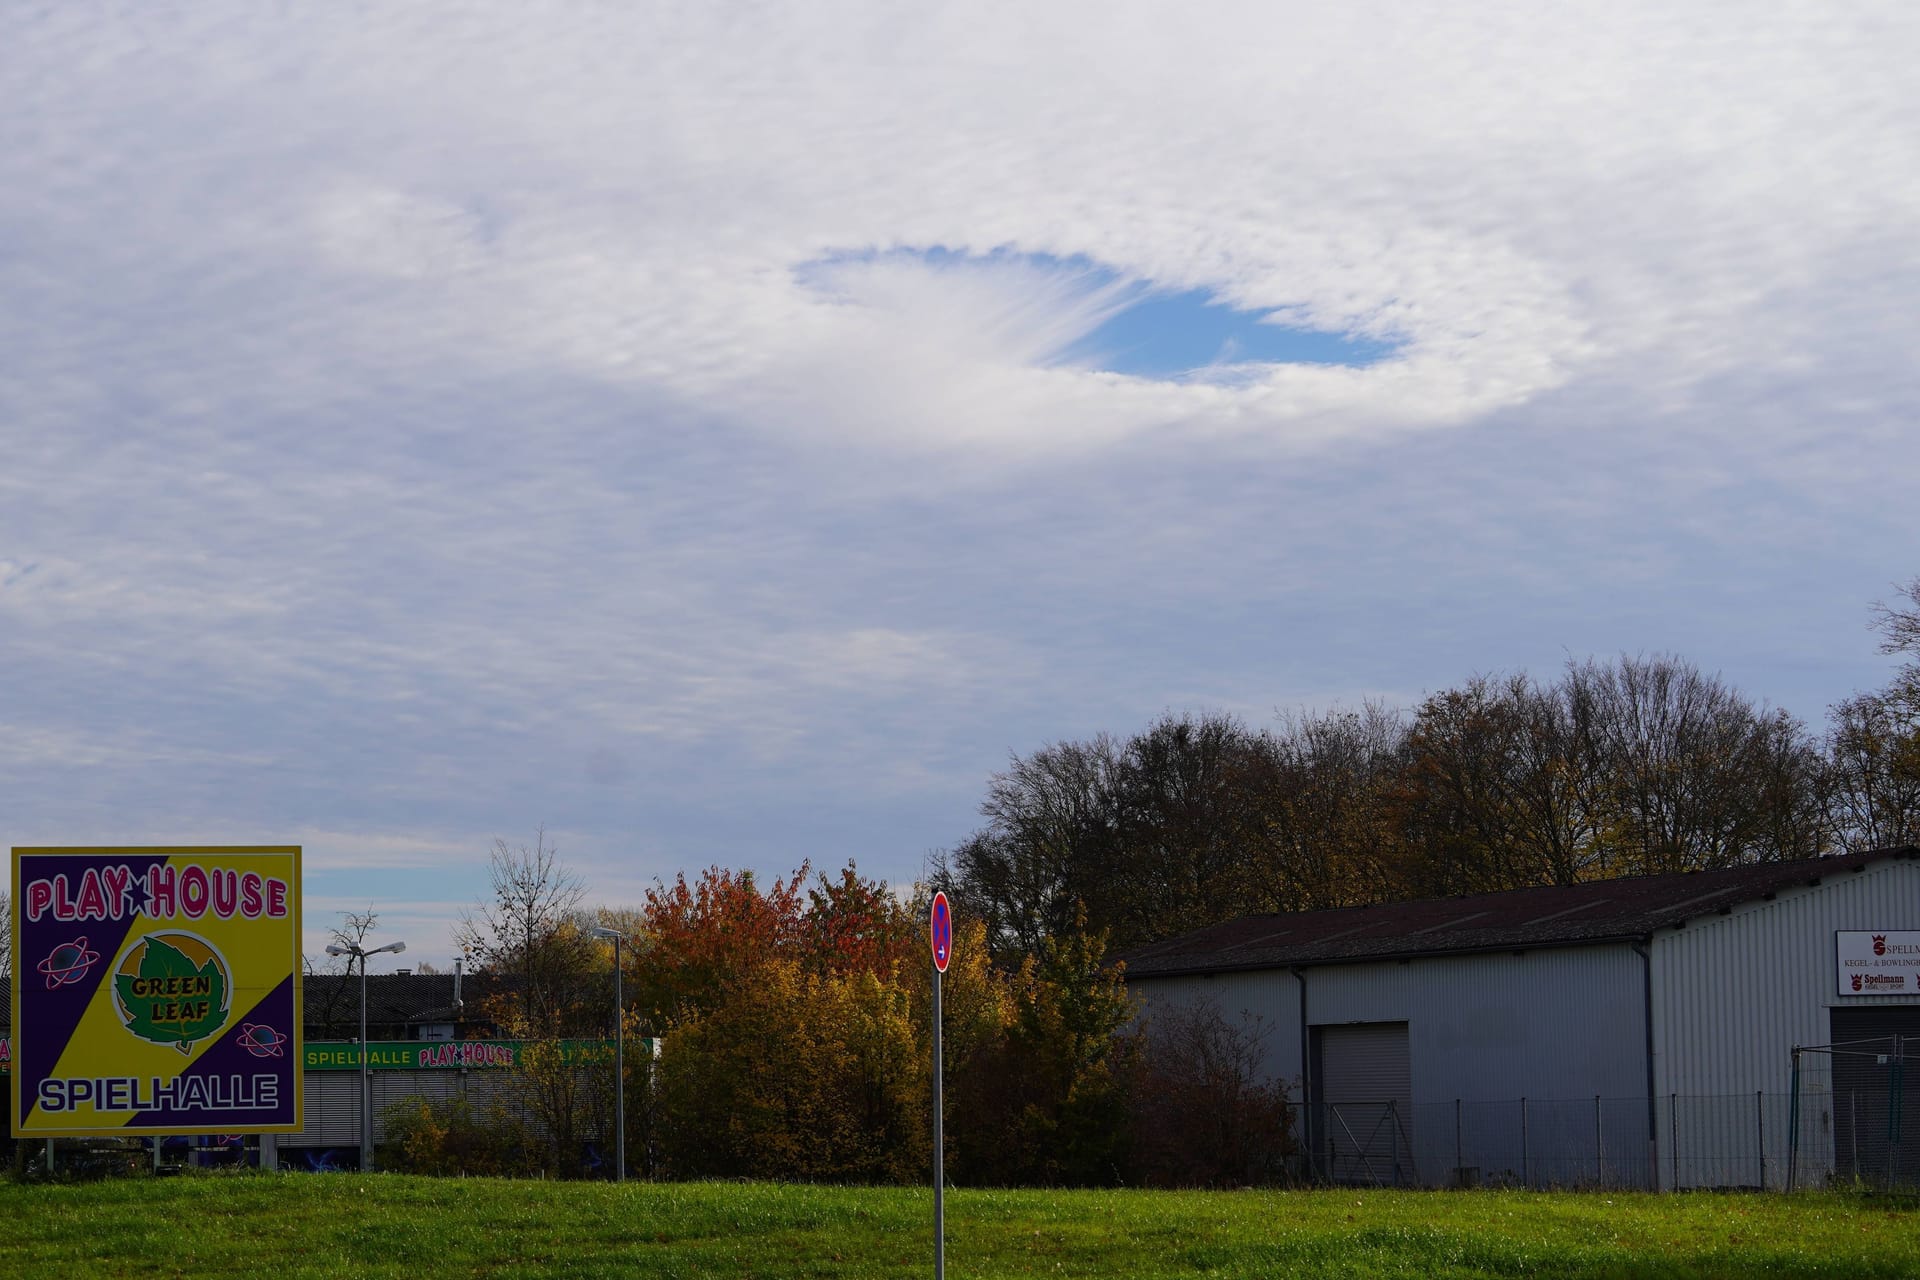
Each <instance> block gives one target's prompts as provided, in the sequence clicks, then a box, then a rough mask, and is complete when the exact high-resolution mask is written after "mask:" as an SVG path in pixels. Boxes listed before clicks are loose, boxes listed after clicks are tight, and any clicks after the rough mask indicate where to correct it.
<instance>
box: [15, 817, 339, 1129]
mask: <svg viewBox="0 0 1920 1280" xmlns="http://www.w3.org/2000/svg"><path fill="white" fill-rule="evenodd" d="M12 929H13V955H14V966H13V1046H12V1047H13V1073H12V1076H13V1079H12V1092H13V1113H12V1114H13V1131H14V1133H15V1134H16V1135H19V1136H22V1137H26V1136H39V1137H54V1136H66V1135H96V1136H112V1135H115V1134H127V1133H292V1132H297V1131H298V1130H299V1128H300V1124H301V1113H300V850H299V848H298V847H272V848H253V847H245V848H205V849H173V848H163V849H15V850H14V851H13V920H12Z"/></svg>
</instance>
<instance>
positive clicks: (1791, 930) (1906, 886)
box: [1653, 861, 1920, 1187]
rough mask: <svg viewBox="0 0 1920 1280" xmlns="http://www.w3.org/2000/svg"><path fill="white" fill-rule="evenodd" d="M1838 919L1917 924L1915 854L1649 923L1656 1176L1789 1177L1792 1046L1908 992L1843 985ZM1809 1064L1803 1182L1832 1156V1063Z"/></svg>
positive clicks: (1704, 1180)
mask: <svg viewBox="0 0 1920 1280" xmlns="http://www.w3.org/2000/svg"><path fill="white" fill-rule="evenodd" d="M1842 929H1920V863H1914V862H1904V861H1903V862H1885V863H1881V864H1879V865H1877V866H1872V867H1868V868H1867V869H1865V870H1862V871H1858V872H1852V871H1840V872H1838V873H1837V874H1833V875H1828V876H1825V877H1823V878H1822V880H1821V883H1820V884H1819V885H1817V886H1802V887H1799V888H1796V889H1793V890H1790V891H1788V892H1785V893H1782V894H1781V895H1780V896H1779V897H1778V898H1776V899H1775V900H1774V901H1772V902H1758V903H1750V904H1747V905H1745V906H1742V907H1737V908H1735V909H1734V910H1733V912H1732V913H1731V914H1729V915H1726V916H1710V917H1707V918H1705V919H1702V920H1697V921H1694V922H1692V923H1690V924H1688V925H1687V927H1685V928H1683V929H1670V930H1665V931H1663V932H1662V933H1660V934H1658V935H1656V936H1655V938H1654V942H1653V958H1654V966H1653V981H1654V993H1653V998H1654V1027H1655V1032H1656V1036H1655V1054H1654V1067H1655V1091H1656V1093H1657V1094H1658V1095H1659V1099H1660V1108H1661V1116H1660V1127H1661V1136H1662V1139H1663V1140H1664V1141H1665V1142H1666V1143H1667V1145H1668V1147H1669V1152H1668V1156H1669V1157H1671V1158H1663V1161H1662V1163H1663V1171H1662V1172H1663V1179H1662V1185H1678V1186H1683V1187H1684V1186H1753V1185H1756V1184H1757V1183H1758V1182H1760V1181H1761V1180H1762V1179H1763V1178H1764V1181H1765V1183H1766V1185H1768V1186H1774V1187H1779V1186H1784V1185H1785V1181H1786V1162H1787V1130H1788V1121H1789V1115H1790V1114H1791V1106H1792V1104H1791V1095H1790V1089H1791V1087H1792V1058H1791V1054H1792V1049H1793V1047H1794V1046H1795V1045H1819V1044H1825V1043H1826V1042H1827V1040H1828V1038H1829V1035H1830V1025H1829V1017H1828V1013H1827V1010H1828V1009H1830V1008H1833V1007H1836V1006H1857V1005H1876V1004H1882V1005H1884V1004H1895V1005H1897V1004H1913V1003H1915V1002H1914V1001H1913V1000H1912V999H1911V998H1905V997H1900V996H1848V997H1842V996H1840V995H1839V994H1838V993H1837V991H1836V978H1835V964H1834V934H1835V932H1837V931H1839V930H1842ZM1808 1065H1809V1067H1810V1068H1812V1069H1810V1070H1808V1071H1807V1072H1805V1073H1804V1088H1803V1098H1802V1103H1801V1108H1802V1118H1801V1124H1800V1133H1801V1144H1802V1146H1801V1151H1800V1156H1799V1159H1800V1167H1799V1172H1798V1180H1799V1182H1801V1183H1802V1184H1808V1183H1817V1182H1818V1181H1819V1180H1820V1178H1821V1177H1822V1176H1824V1174H1825V1173H1826V1172H1827V1171H1828V1170H1830V1169H1831V1168H1832V1164H1833V1149H1832V1134H1833V1117H1832V1107H1831V1099H1830V1096H1829V1095H1828V1094H1827V1092H1826V1090H1827V1088H1828V1084H1829V1076H1828V1073H1827V1072H1826V1071H1825V1069H1824V1068H1825V1064H1824V1062H1819V1061H1810V1062H1809V1063H1808ZM1676 1095H1677V1096H1678V1100H1677V1101H1676ZM1689 1098H1692V1099H1697V1101H1693V1102H1689V1101H1687V1099H1689Z"/></svg>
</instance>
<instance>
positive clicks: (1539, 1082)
mask: <svg viewBox="0 0 1920 1280" xmlns="http://www.w3.org/2000/svg"><path fill="white" fill-rule="evenodd" d="M1301 976H1302V977H1303V978H1304V980H1305V992H1306V1022H1307V1024H1308V1026H1309V1028H1312V1027H1315V1026H1328V1025H1339V1024H1345V1023H1358V1022H1405V1023H1406V1024H1407V1028H1408V1052H1409V1056H1410V1059H1411V1067H1412V1079H1413V1115H1412V1116H1411V1117H1408V1118H1406V1119H1407V1129H1408V1130H1409V1131H1410V1134H1411V1144H1412V1154H1413V1157H1414V1164H1415V1167H1416V1168H1417V1170H1418V1177H1419V1180H1420V1181H1421V1182H1424V1183H1428V1184H1430V1185H1440V1184H1444V1183H1449V1182H1452V1181H1454V1180H1455V1178H1456V1173H1455V1170H1456V1169H1458V1168H1465V1169H1468V1170H1473V1171H1476V1172H1474V1173H1472V1174H1470V1175H1469V1176H1470V1177H1471V1178H1474V1179H1476V1180H1479V1181H1513V1182H1520V1181H1523V1180H1524V1181H1530V1182H1534V1183H1541V1182H1546V1181H1562V1182H1567V1181H1584V1180H1588V1178H1589V1171H1591V1173H1592V1176H1594V1177H1598V1176H1601V1175H1602V1173H1603V1172H1604V1175H1605V1176H1606V1177H1608V1178H1609V1179H1610V1180H1613V1181H1626V1182H1644V1181H1645V1178H1646V1173H1647V1170H1648V1169H1649V1166H1650V1161H1649V1158H1648V1151H1647V1142H1648V1120H1647V1113H1646V1096H1647V1077H1646V1053H1645V1044H1646V1022H1645V1016H1644V1010H1645V976H1644V970H1643V967H1642V962H1641V959H1640V957H1639V956H1638V955H1637V954H1636V953H1635V952H1634V951H1633V949H1632V948H1631V947H1630V946H1627V945H1625V944H1619V945H1611V946H1593V947H1575V948H1559V949H1551V950H1533V951H1526V952H1523V953H1521V954H1518V955H1513V954H1509V953H1504V952H1503V953H1498V954H1492V955H1461V956H1436V957H1430V958H1423V959H1417V960H1410V961H1404V962H1402V961H1378V962H1368V963H1359V964H1340V965H1327V966H1324V967H1315V968H1306V969H1303V970H1302V971H1301ZM1132 989H1133V991H1134V992H1135V993H1136V994H1137V995H1139V996H1140V997H1141V998H1142V999H1143V1000H1144V1001H1145V1003H1146V1009H1147V1017H1148V1018H1149V1020H1151V1017H1152V1010H1153V1008H1154V1007H1155V1006H1156V1005H1161V1006H1164V1005H1165V1004H1167V1003H1174V1002H1189V1001H1194V1000H1202V999H1210V1000H1213V1001H1214V1002H1215V1003H1216V1004H1217V1005H1218V1006H1219V1007H1220V1009H1221V1011H1222V1012H1223V1013H1225V1014H1226V1015H1227V1016H1228V1017H1229V1018H1233V1017H1235V1016H1237V1015H1239V1014H1240V1013H1242V1012H1243V1011H1244V1012H1246V1013H1248V1014H1252V1015H1257V1016H1258V1017H1260V1018H1261V1019H1262V1023H1261V1025H1262V1026H1263V1027H1264V1028H1268V1029H1269V1032H1268V1039H1267V1045H1266V1062H1267V1063H1268V1064H1269V1073H1268V1074H1269V1078H1270V1079H1273V1080H1277V1081H1280V1082H1282V1083H1285V1084H1287V1085H1289V1086H1290V1088H1289V1092H1290V1095H1291V1096H1292V1097H1293V1098H1294V1099H1295V1100H1296V1101H1299V1100H1301V1099H1302V1098H1303V1096H1304V1095H1303V1091H1302V1088H1301V1085H1302V1081H1301V1080H1300V1076H1301V1074H1302V1062H1303V1058H1302V1044H1301V1039H1300V1022H1301V1019H1300V1004H1299V1000H1300V990H1301V984H1300V982H1299V981H1297V980H1296V978H1295V977H1294V975H1293V974H1292V973H1290V972H1288V971H1286V970H1279V971H1269V972H1260V973H1239V974H1221V975H1218V976H1215V977H1213V978H1205V977H1198V976H1194V977H1181V978H1140V979H1136V980H1135V981H1134V982H1133V984H1132ZM1308 1034H1309V1036H1311V1034H1312V1032H1311V1030H1309V1033H1308ZM1596 1097H1598V1098H1600V1099H1602V1101H1603V1105H1602V1106H1600V1107H1598V1108H1596V1106H1595V1103H1594V1099H1595V1098H1596ZM1522 1098H1525V1099H1526V1100H1527V1102H1526V1104H1525V1108H1524V1116H1523V1108H1522V1104H1521V1102H1520V1100H1521V1099H1522ZM1309 1120H1310V1125H1309V1129H1310V1133H1309V1136H1316V1135H1313V1134H1312V1133H1311V1129H1312V1128H1313V1127H1321V1128H1323V1129H1324V1128H1325V1127H1326V1126H1328V1125H1334V1126H1337V1124H1338V1120H1337V1119H1336V1118H1333V1117H1328V1116H1325V1115H1319V1116H1310V1117H1309ZM1523 1129H1524V1130H1525V1132H1524V1134H1523ZM1317 1137H1318V1138H1319V1140H1322V1141H1323V1140H1324V1137H1325V1134H1324V1133H1323V1134H1320V1135H1317ZM1529 1148H1531V1150H1529ZM1549 1152H1551V1153H1552V1155H1551V1158H1549V1155H1548V1153H1549Z"/></svg>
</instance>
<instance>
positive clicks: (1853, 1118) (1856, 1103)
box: [1847, 1089, 1861, 1182]
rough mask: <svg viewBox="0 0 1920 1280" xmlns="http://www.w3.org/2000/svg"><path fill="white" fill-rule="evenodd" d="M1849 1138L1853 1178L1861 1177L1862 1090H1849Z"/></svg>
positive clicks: (1858, 1178)
mask: <svg viewBox="0 0 1920 1280" xmlns="http://www.w3.org/2000/svg"><path fill="white" fill-rule="evenodd" d="M1847 1140H1848V1141H1849V1142H1850V1143H1851V1144H1852V1146H1853V1180H1854V1181H1855V1182H1859V1181H1860V1180H1861V1179H1860V1091H1859V1090H1858V1089H1849V1090H1847Z"/></svg>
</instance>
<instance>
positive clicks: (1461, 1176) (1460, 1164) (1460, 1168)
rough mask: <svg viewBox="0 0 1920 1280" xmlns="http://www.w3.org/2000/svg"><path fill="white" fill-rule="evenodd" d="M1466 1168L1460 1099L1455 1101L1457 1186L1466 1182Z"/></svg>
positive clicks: (1454, 1166)
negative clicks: (1461, 1130)
mask: <svg viewBox="0 0 1920 1280" xmlns="http://www.w3.org/2000/svg"><path fill="white" fill-rule="evenodd" d="M1466 1167H1467V1160H1466V1157H1465V1156H1464V1155H1462V1154H1461V1146H1460V1099H1458V1098H1455V1099H1454V1100H1453V1181H1454V1183H1455V1184H1456V1185H1459V1184H1462V1183H1464V1182H1465V1180H1466V1176H1467V1175H1466V1173H1465V1172H1464V1170H1465V1169H1466Z"/></svg>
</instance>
